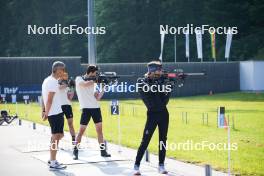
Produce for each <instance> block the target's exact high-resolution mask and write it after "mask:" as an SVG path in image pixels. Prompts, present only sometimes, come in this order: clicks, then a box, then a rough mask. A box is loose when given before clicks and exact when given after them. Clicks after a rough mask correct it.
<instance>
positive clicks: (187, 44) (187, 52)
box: [185, 31, 190, 61]
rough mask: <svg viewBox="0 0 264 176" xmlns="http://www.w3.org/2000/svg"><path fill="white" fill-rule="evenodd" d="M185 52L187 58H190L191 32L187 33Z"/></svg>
mask: <svg viewBox="0 0 264 176" xmlns="http://www.w3.org/2000/svg"><path fill="white" fill-rule="evenodd" d="M185 52H186V58H188V61H189V58H190V46H189V32H188V31H186V33H185Z"/></svg>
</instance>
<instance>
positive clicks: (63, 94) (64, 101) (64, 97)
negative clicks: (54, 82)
mask: <svg viewBox="0 0 264 176" xmlns="http://www.w3.org/2000/svg"><path fill="white" fill-rule="evenodd" d="M69 91H70V88H69V87H66V88H63V89H59V97H60V100H61V105H71V101H70V100H69V99H68V92H69Z"/></svg>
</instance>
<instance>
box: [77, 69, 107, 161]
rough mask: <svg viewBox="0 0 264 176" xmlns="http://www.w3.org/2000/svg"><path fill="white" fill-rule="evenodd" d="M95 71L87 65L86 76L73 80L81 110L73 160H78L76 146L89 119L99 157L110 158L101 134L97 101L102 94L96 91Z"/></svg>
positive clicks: (100, 120)
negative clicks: (94, 130)
mask: <svg viewBox="0 0 264 176" xmlns="http://www.w3.org/2000/svg"><path fill="white" fill-rule="evenodd" d="M97 71H98V68H97V67H96V66H95V65H89V66H88V68H87V71H86V74H85V75H83V76H78V77H76V79H75V84H76V93H77V96H78V100H79V103H80V108H81V110H82V115H81V120H80V130H79V133H78V135H77V138H76V146H75V148H74V151H73V155H74V159H78V146H79V144H80V142H81V139H82V136H83V134H84V132H85V130H86V127H87V125H88V123H89V121H90V119H91V117H92V119H93V121H94V124H95V128H96V132H97V137H98V142H99V145H100V150H101V156H102V157H111V155H110V154H108V153H107V151H106V147H105V144H104V137H103V132H102V114H101V109H100V105H99V102H98V101H99V100H100V99H101V98H102V96H103V94H104V92H103V91H102V92H97V91H96V85H97V84H96V80H95V78H96V75H97Z"/></svg>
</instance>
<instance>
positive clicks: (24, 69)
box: [0, 57, 240, 100]
mask: <svg viewBox="0 0 264 176" xmlns="http://www.w3.org/2000/svg"><path fill="white" fill-rule="evenodd" d="M55 60H61V61H63V62H65V63H66V65H67V70H68V72H69V74H70V76H73V77H75V76H77V75H80V74H83V73H84V72H85V70H86V67H87V65H81V63H80V58H74V57H73V58H69V57H68V58H53V59H51V58H0V92H1V94H3V93H7V94H8V96H9V97H11V94H17V95H18V99H19V100H21V98H22V96H23V95H25V94H29V95H30V97H31V98H32V99H35V100H36V97H37V95H40V90H41V83H42V81H43V79H44V78H45V77H47V76H48V75H49V74H50V73H51V65H52V63H53V62H54V61H55ZM98 65H99V67H100V70H101V71H104V72H106V71H114V72H117V74H118V75H127V76H125V77H122V78H121V79H120V81H119V82H122V81H123V82H127V84H128V85H131V84H135V83H136V80H137V78H138V77H142V76H143V75H144V73H145V72H146V70H147V69H146V63H133V64H132V63H129V64H127V63H125V64H124V63H122V64H121V63H118V64H98ZM164 68H165V69H166V70H168V71H173V70H174V69H183V71H184V72H203V71H204V72H205V73H206V75H205V76H199V77H193V78H192V77H190V78H187V79H186V82H185V84H184V86H183V87H181V88H175V89H174V91H173V96H192V95H201V94H209V92H210V91H212V92H214V93H220V92H231V91H239V90H240V79H239V63H237V62H230V63H224V62H218V63H177V64H175V63H164ZM128 75H130V76H128ZM131 75H132V76H131ZM137 97H138V93H106V94H105V98H117V99H119V98H137ZM10 99H11V98H9V100H10Z"/></svg>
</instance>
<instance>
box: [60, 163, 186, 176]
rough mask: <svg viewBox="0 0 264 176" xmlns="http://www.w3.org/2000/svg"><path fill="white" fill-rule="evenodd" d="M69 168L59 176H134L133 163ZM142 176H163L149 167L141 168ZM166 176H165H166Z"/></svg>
mask: <svg viewBox="0 0 264 176" xmlns="http://www.w3.org/2000/svg"><path fill="white" fill-rule="evenodd" d="M73 166H74V167H72V166H68V167H67V169H66V170H63V171H56V175H57V176H65V175H67V176H75V175H78V176H87V175H90V173H92V175H96V176H110V175H114V176H132V175H133V171H132V167H133V162H132V161H130V162H129V161H122V162H120V161H113V162H100V163H90V164H85V165H83V164H78V165H73ZM141 172H142V176H161V175H160V174H158V172H157V168H154V167H152V166H148V165H142V166H141ZM164 176H165V175H164ZM168 176H183V175H181V174H177V173H169V174H168Z"/></svg>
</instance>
